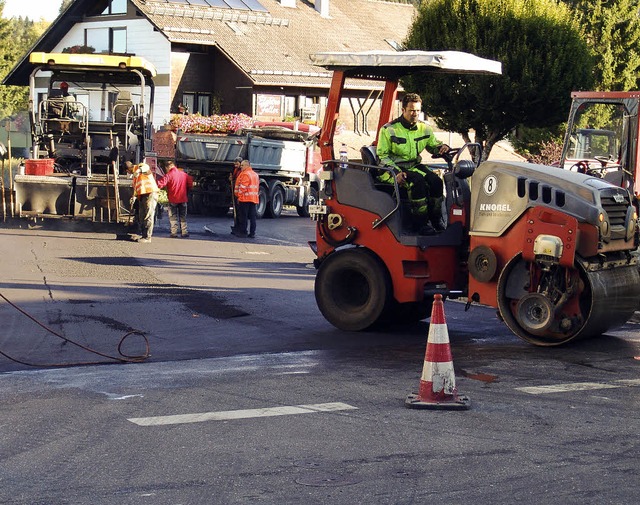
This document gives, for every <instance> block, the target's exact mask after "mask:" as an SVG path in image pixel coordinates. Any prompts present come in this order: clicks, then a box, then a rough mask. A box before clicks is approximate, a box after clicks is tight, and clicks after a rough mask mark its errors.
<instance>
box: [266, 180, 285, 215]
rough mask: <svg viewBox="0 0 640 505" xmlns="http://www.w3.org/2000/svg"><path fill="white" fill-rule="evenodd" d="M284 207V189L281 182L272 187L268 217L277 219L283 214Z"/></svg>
mask: <svg viewBox="0 0 640 505" xmlns="http://www.w3.org/2000/svg"><path fill="white" fill-rule="evenodd" d="M283 208H284V189H282V186H280V185H279V184H276V185H274V186H273V187H272V188H271V195H270V198H269V204H268V205H267V217H270V218H273V219H276V218H278V217H280V214H282V209H283Z"/></svg>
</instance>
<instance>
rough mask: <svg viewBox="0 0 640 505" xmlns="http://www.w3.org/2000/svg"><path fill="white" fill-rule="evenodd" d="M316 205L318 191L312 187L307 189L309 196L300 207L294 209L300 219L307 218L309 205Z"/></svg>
mask: <svg viewBox="0 0 640 505" xmlns="http://www.w3.org/2000/svg"><path fill="white" fill-rule="evenodd" d="M317 203H318V190H317V189H316V188H314V187H310V188H309V194H308V195H307V197H306V198H305V199H304V203H303V205H302V206H301V207H296V210H297V211H298V215H299V216H300V217H309V205H315V204H317Z"/></svg>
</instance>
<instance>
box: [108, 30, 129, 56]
mask: <svg viewBox="0 0 640 505" xmlns="http://www.w3.org/2000/svg"><path fill="white" fill-rule="evenodd" d="M110 31H111V51H110V52H112V53H126V52H127V29H126V28H111V29H110Z"/></svg>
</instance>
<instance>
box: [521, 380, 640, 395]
mask: <svg viewBox="0 0 640 505" xmlns="http://www.w3.org/2000/svg"><path fill="white" fill-rule="evenodd" d="M633 386H640V379H628V380H618V381H613V382H610V383H606V382H574V383H569V384H555V385H551V386H532V387H524V388H516V390H517V391H522V392H524V393H529V394H532V395H544V394H549V393H569V392H574V391H592V390H597V389H615V388H624V387H633Z"/></svg>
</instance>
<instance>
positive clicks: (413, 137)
mask: <svg viewBox="0 0 640 505" xmlns="http://www.w3.org/2000/svg"><path fill="white" fill-rule="evenodd" d="M421 112H422V99H421V98H420V96H419V95H418V94H416V93H407V94H406V95H405V96H404V98H403V99H402V115H401V116H400V117H398V118H396V119H394V120H393V121H391V122H390V123H387V124H386V125H384V126H383V127H382V128H381V129H380V133H379V135H378V145H377V154H378V157H379V158H380V165H382V166H385V167H388V168H391V169H392V170H393V172H394V174H395V179H396V181H398V185H399V186H401V187H404V188H406V190H407V193H408V196H409V202H410V205H411V214H412V216H413V218H414V219H413V225H414V228H415V230H414V231H418V232H419V233H421V234H425V235H430V234H433V233H435V232H436V230H442V229H443V224H442V192H443V183H442V179H441V178H440V177H439V176H438V175H437V174H435V173H434V172H433V171H432V170H431V169H430V168H429V167H427V166H426V165H424V164H422V158H421V156H420V153H421V152H422V151H424V150H425V149H426V150H427V151H429V152H430V153H431V154H442V153H446V152H447V151H448V150H449V146H448V145H446V144H443V143H442V142H440V141H439V140H437V139H436V137H435V135H434V133H433V130H432V129H431V127H430V126H429V125H427V124H426V123H425V122H424V121H421V120H420V119H419V116H420V113H421ZM378 179H379V180H380V181H382V182H387V183H389V184H392V183H393V175H392V174H391V173H390V172H387V171H385V172H383V173H382V174H381V175H380V176H379V177H378ZM429 221H431V224H429Z"/></svg>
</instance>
